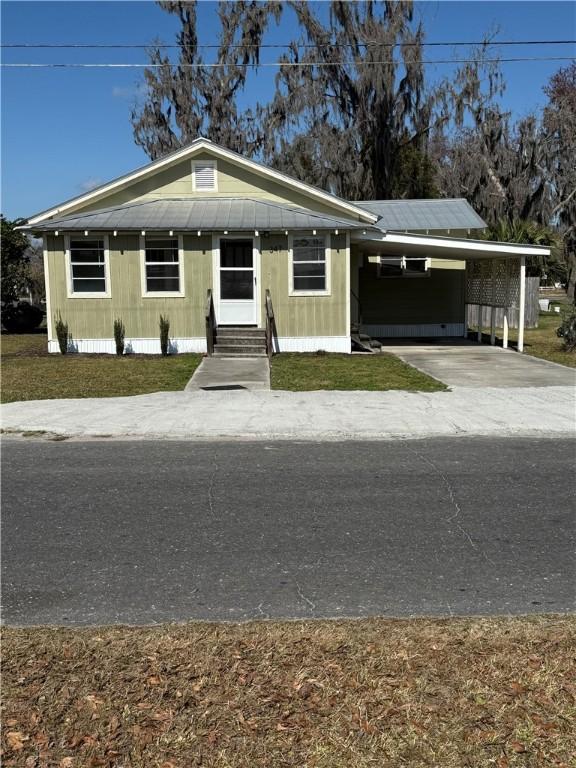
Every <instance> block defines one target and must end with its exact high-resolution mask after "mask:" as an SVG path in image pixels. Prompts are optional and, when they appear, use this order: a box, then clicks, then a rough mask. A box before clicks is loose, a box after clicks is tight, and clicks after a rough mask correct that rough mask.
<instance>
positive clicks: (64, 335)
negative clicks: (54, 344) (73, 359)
mask: <svg viewBox="0 0 576 768" xmlns="http://www.w3.org/2000/svg"><path fill="white" fill-rule="evenodd" d="M54 329H55V330H56V338H57V339H58V346H59V347H60V352H61V353H62V354H63V355H65V354H66V353H67V352H68V344H69V343H70V333H69V332H68V323H65V322H64V320H62V315H61V314H60V313H58V314H57V315H56V317H55V318H54Z"/></svg>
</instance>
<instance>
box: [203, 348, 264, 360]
mask: <svg viewBox="0 0 576 768" xmlns="http://www.w3.org/2000/svg"><path fill="white" fill-rule="evenodd" d="M214 357H230V358H234V357H268V355H267V354H266V352H221V351H218V350H217V349H216V347H214Z"/></svg>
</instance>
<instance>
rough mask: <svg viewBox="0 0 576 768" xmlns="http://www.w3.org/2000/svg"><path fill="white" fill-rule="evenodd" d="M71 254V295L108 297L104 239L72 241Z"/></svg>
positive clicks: (85, 238)
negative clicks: (94, 294) (89, 294)
mask: <svg viewBox="0 0 576 768" xmlns="http://www.w3.org/2000/svg"><path fill="white" fill-rule="evenodd" d="M69 254H70V287H71V293H73V294H76V293H78V294H88V293H96V294H100V293H101V294H103V295H106V293H107V290H106V248H105V243H104V238H87V237H83V238H77V239H70V245H69Z"/></svg>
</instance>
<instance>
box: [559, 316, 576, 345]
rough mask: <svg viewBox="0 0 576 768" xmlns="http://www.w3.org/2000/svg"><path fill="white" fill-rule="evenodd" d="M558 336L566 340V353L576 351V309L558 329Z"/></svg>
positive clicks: (565, 318)
mask: <svg viewBox="0 0 576 768" xmlns="http://www.w3.org/2000/svg"><path fill="white" fill-rule="evenodd" d="M556 335H557V336H559V337H560V338H561V339H564V344H563V347H564V349H565V350H566V352H575V351H576V309H573V310H572V311H571V312H570V313H569V314H567V315H566V316H565V317H564V319H563V320H562V325H561V326H560V327H559V328H557V329H556Z"/></svg>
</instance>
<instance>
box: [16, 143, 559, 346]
mask: <svg viewBox="0 0 576 768" xmlns="http://www.w3.org/2000/svg"><path fill="white" fill-rule="evenodd" d="M485 226H486V225H485V223H484V221H483V220H482V219H481V218H480V217H479V216H478V215H477V214H476V213H475V211H474V210H473V209H472V208H471V206H470V205H469V204H468V203H467V202H466V200H463V199H455V200H394V201H390V200H372V201H350V200H343V199H341V198H339V197H336V196H335V195H332V194H329V193H328V192H325V191H324V190H321V189H318V188H315V187H313V186H310V185H309V184H305V183H303V182H301V181H298V180H297V179H294V178H291V177H290V176H288V175H286V174H284V173H280V172H278V171H276V170H274V169H273V168H269V167H266V166H265V165H262V164H261V163H258V162H255V161H254V160H250V159H247V158H245V157H243V156H241V155H239V154H237V153H235V152H232V151H230V150H228V149H225V148H224V147H221V146H218V145H216V144H214V143H212V142H210V141H208V140H207V139H203V138H200V139H197V140H196V141H194V142H192V143H191V144H189V145H188V146H186V147H184V148H182V149H179V150H177V151H176V152H173V153H171V154H169V155H166V156H165V157H162V158H161V159H159V160H156V161H154V162H151V163H149V164H147V165H145V166H143V167H142V168H139V169H137V170H135V171H133V172H132V173H128V174H126V175H124V176H121V177H119V178H117V179H114V180H113V181H111V182H109V183H107V184H103V185H102V186H100V187H98V188H96V189H93V190H91V191H90V192H87V193H86V194H82V195H80V196H78V197H75V198H73V199H71V200H67V201H66V202H63V203H60V204H58V205H55V206H54V207H52V208H49V209H48V210H46V211H43V212H41V213H38V214H36V215H34V216H32V217H30V219H29V220H28V222H27V224H26V225H25V227H23V228H24V229H26V230H27V231H29V232H32V233H34V234H36V235H39V236H40V235H41V236H42V237H43V238H44V268H45V275H46V293H47V314H48V348H49V351H50V352H57V351H58V342H57V339H56V335H55V332H54V318H55V317H57V316H61V317H62V319H63V320H64V321H65V322H66V323H67V324H68V326H69V330H70V333H71V335H72V338H73V347H74V349H77V350H78V351H80V352H100V353H102V352H109V353H112V352H114V349H115V347H114V339H113V323H114V320H115V319H116V318H119V319H121V320H122V321H123V322H124V325H125V328H126V341H127V344H128V345H129V348H130V349H132V350H133V351H134V352H140V353H143V352H148V353H158V352H159V349H160V347H159V335H158V320H159V315H160V314H162V315H164V316H166V317H168V319H169V321H170V336H171V340H172V349H173V350H174V351H178V352H208V353H210V354H211V353H212V352H213V351H214V349H215V351H216V352H218V350H219V349H223V350H228V351H233V350H232V347H233V346H234V340H235V336H234V334H235V332H236V334H237V335H239V341H240V343H244V344H246V343H247V341H246V338H247V337H248V338H249V336H250V333H252V334H254V338H255V339H256V338H257V333H258V331H257V329H260V333H262V334H263V333H264V330H265V329H266V328H268V330H269V333H268V336H267V337H266V338H267V343H268V346H269V347H273V351H281V352H283V351H296V352H307V351H316V350H320V349H322V350H326V351H329V352H350V351H351V348H352V339H353V337H355V334H356V333H357V332H362V333H363V334H367V335H370V336H373V337H378V338H385V337H398V336H402V337H439V336H463V335H465V334H466V333H467V327H466V319H465V318H466V305H467V304H475V305H477V306H478V308H479V311H480V310H481V307H482V306H492V307H497V306H498V307H505V308H506V307H509V306H511V305H514V304H515V303H516V304H518V303H519V304H520V311H522V310H521V308H522V306H523V301H524V298H523V286H524V275H525V258H526V256H529V255H530V254H534V253H543V252H544V253H546V252H547V250H546V249H542V248H537V247H533V246H525V245H518V244H514V245H513V244H509V243H494V242H488V241H484V240H481V239H478V236H479V235H480V234H481V232H482V230H483V229H484V228H485ZM272 313H273V321H274V334H273V336H272V333H271V328H272ZM243 331H245V334H244V336H242V332H243ZM219 333H220V337H219ZM492 335H494V329H493V328H492ZM506 341H507V339H505V342H506ZM214 343H215V346H214ZM521 346H522V340H520V348H521ZM248 348H249V347H248ZM269 351H271V350H270V349H269Z"/></svg>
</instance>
